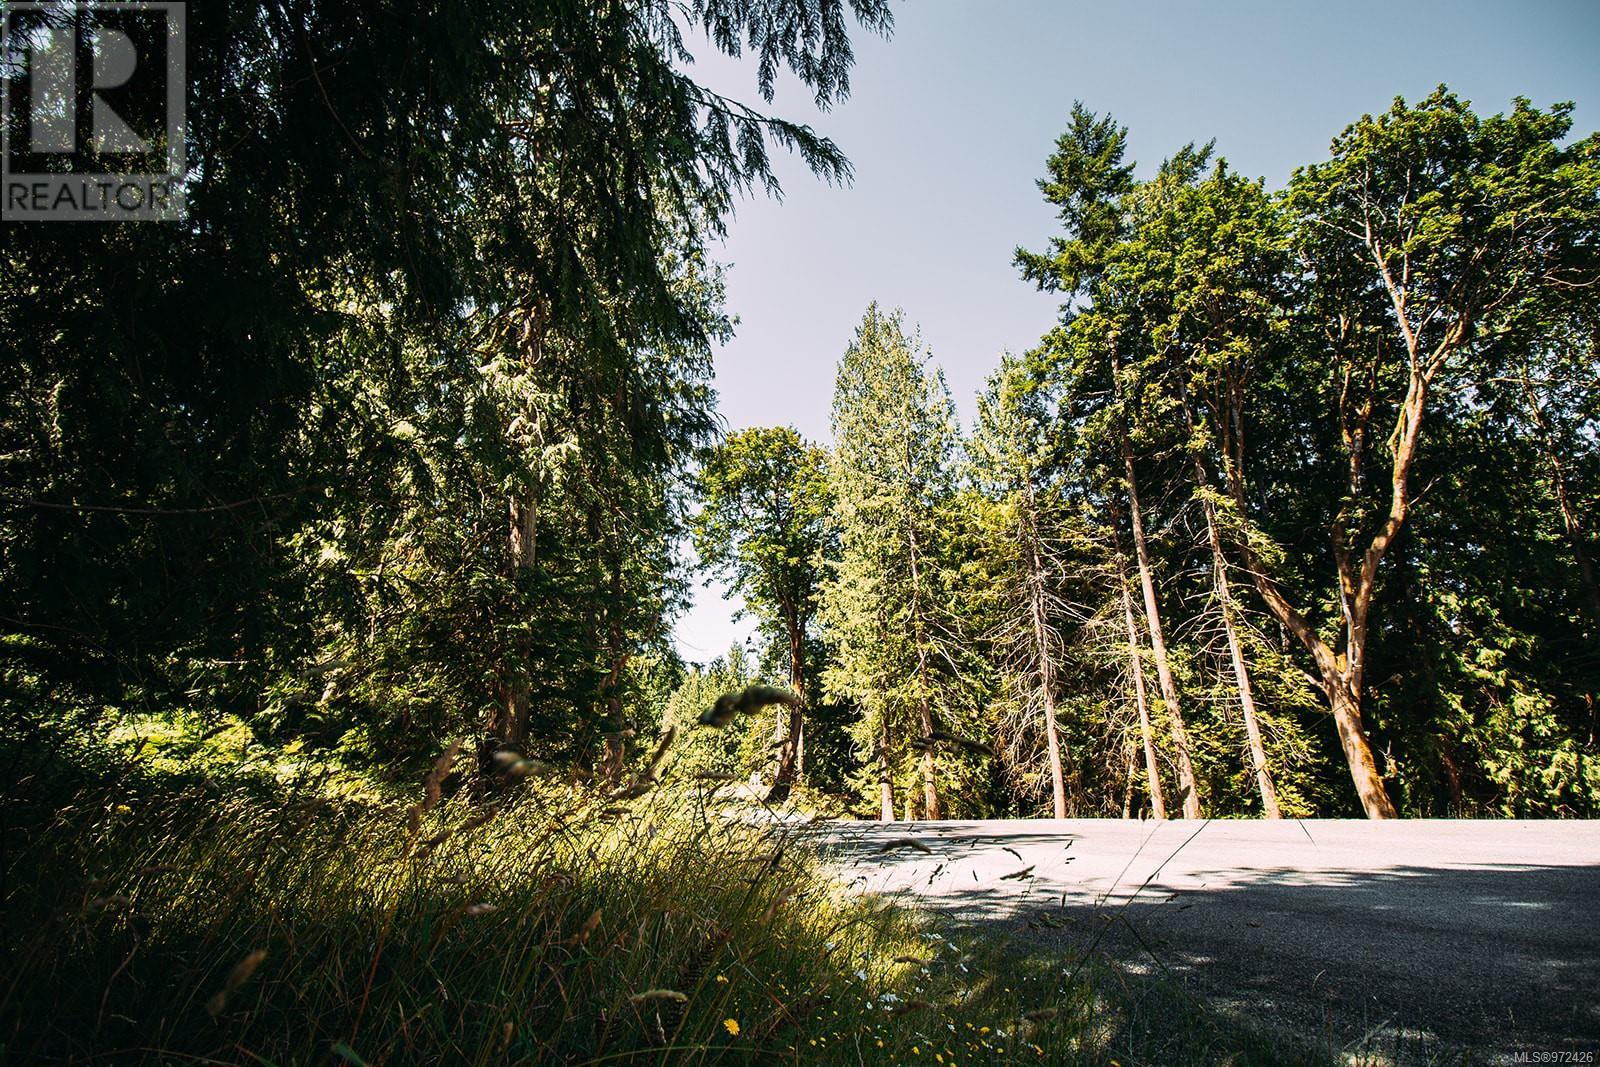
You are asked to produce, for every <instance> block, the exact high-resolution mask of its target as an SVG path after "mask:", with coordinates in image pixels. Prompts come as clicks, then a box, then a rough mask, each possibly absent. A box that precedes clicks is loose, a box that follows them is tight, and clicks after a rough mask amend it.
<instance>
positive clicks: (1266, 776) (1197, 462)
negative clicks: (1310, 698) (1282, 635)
mask: <svg viewBox="0 0 1600 1067" xmlns="http://www.w3.org/2000/svg"><path fill="white" fill-rule="evenodd" d="M1183 415H1184V419H1185V420H1186V421H1187V422H1188V424H1189V435H1190V436H1191V437H1193V436H1194V431H1195V420H1194V415H1193V413H1192V412H1191V411H1190V410H1189V404H1188V401H1187V400H1185V401H1184V405H1183ZM1194 480H1195V484H1196V485H1198V486H1199V487H1200V504H1201V507H1202V510H1204V512H1205V516H1206V537H1207V539H1208V540H1209V541H1210V542H1211V575H1212V579H1211V580H1212V582H1213V583H1214V585H1215V586H1216V591H1217V608H1218V610H1219V611H1220V612H1221V613H1222V628H1223V630H1224V631H1225V632H1226V633H1227V636H1228V658H1229V659H1230V660H1232V661H1233V680H1234V684H1235V686H1236V687H1237V689H1238V693H1239V709H1240V712H1241V713H1242V714H1243V715H1244V732H1245V738H1246V739H1247V741H1248V742H1249V752H1250V766H1251V769H1252V770H1253V771H1254V772H1255V777H1256V788H1257V789H1258V790H1260V792H1261V808H1262V811H1263V812H1265V813H1266V816H1267V818H1269V819H1280V818H1282V817H1283V813H1282V812H1281V811H1280V810H1279V809H1278V790H1277V789H1276V788H1275V787H1274V786H1273V784H1272V775H1271V774H1270V773H1268V771H1267V749H1266V746H1265V745H1263V744H1262V742H1261V723H1260V720H1259V718H1258V717H1257V715H1256V698H1255V694H1254V692H1253V691H1252V690H1251V687H1250V670H1249V668H1248V667H1247V666H1246V664H1245V659H1244V648H1243V647H1242V646H1241V645H1240V643H1239V629H1238V627H1237V625H1236V624H1235V622H1234V605H1233V591H1232V589H1231V588H1229V585H1228V559H1227V556H1226V555H1224V554H1223V551H1222V532H1221V531H1220V530H1218V529H1217V506H1216V503H1215V502H1214V501H1213V500H1212V498H1211V495H1210V490H1211V481H1210V478H1209V477H1208V476H1207V474H1206V465H1205V461H1204V460H1203V459H1201V458H1200V456H1199V454H1198V453H1196V455H1195V457H1194Z"/></svg>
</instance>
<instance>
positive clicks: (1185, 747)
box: [1122, 435, 1201, 819]
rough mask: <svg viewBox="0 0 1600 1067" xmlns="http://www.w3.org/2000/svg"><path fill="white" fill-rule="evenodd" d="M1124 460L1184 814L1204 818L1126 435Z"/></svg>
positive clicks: (1136, 550) (1135, 542)
mask: <svg viewBox="0 0 1600 1067" xmlns="http://www.w3.org/2000/svg"><path fill="white" fill-rule="evenodd" d="M1122 462H1123V466H1124V467H1125V468H1126V470H1127V476H1128V507H1129V519H1130V524H1131V525H1132V527H1133V547H1134V554H1135V556H1136V557H1137V559H1138V562H1139V584H1140V586H1141V587H1142V588H1143V590H1144V614H1145V623H1146V626H1147V628H1148V630H1149V632H1150V650H1151V651H1152V652H1153V653H1154V654H1155V660H1156V677H1157V679H1159V681H1160V682H1161V699H1162V701H1163V702H1164V703H1165V704H1166V707H1167V719H1168V723H1169V725H1170V727H1171V730H1172V748H1173V757H1174V759H1175V760H1176V761H1177V764H1178V792H1179V793H1180V794H1181V796H1182V800H1183V817H1184V818H1185V819H1198V818H1200V812H1201V809H1200V792H1199V785H1198V783H1197V782H1196V781H1195V776H1194V761H1193V760H1192V759H1191V758H1190V755H1189V733H1188V731H1187V730H1185V729H1184V725H1183V709H1182V708H1181V707H1180V705H1179V703H1178V686H1177V684H1176V683H1175V682H1174V681H1173V679H1172V668H1171V665H1170V664H1169V663H1168V660H1167V642H1166V638H1165V637H1164V636H1163V634H1162V630H1161V608H1160V606H1159V605H1158V604H1157V602H1156V585H1155V578H1154V576H1153V575H1152V574H1151V570H1150V550H1149V548H1148V546H1147V545H1146V544H1145V536H1144V512H1143V510H1142V509H1141V508H1140V506H1139V486H1138V481H1137V480H1136V479H1135V477H1134V471H1133V449H1132V448H1131V447H1129V445H1128V438H1127V436H1126V435H1124V436H1123V437H1122Z"/></svg>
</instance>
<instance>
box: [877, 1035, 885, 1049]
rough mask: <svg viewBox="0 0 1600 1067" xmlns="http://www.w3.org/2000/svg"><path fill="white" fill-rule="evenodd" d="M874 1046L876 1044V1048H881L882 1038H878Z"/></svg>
mask: <svg viewBox="0 0 1600 1067" xmlns="http://www.w3.org/2000/svg"><path fill="white" fill-rule="evenodd" d="M876 1044H877V1046H878V1047H879V1048H882V1047H883V1038H881V1037H880V1038H878V1040H877V1042H876Z"/></svg>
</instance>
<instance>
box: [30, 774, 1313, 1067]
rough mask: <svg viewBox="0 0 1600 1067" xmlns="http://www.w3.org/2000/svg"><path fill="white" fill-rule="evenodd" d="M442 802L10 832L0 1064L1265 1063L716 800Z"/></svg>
mask: <svg viewBox="0 0 1600 1067" xmlns="http://www.w3.org/2000/svg"><path fill="white" fill-rule="evenodd" d="M446 769H447V768H446ZM446 784H447V783H446V782H445V771H444V770H440V769H439V768H438V767H436V768H435V771H434V773H432V774H430V775H429V777H428V781H427V782H426V783H425V784H424V785H423V786H422V787H421V788H419V789H418V790H417V792H416V795H415V796H414V797H412V798H410V799H409V800H407V799H404V798H401V799H396V800H395V801H393V802H391V803H387V804H374V803H372V802H370V801H349V800H337V799H333V798H330V797H328V796H325V795H320V794H317V793H314V792H302V793H299V794H294V793H291V794H289V795H282V794H279V795H276V796H272V797H270V798H267V797H264V796H263V795H262V794H261V793H260V792H258V791H252V790H247V789H243V788H238V787H228V788H223V787H219V786H215V785H210V784H205V783H202V784H198V785H190V786H186V787H183V788H168V787H163V786H161V785H160V784H159V783H154V784H152V783H149V782H146V783H144V784H142V785H140V786H138V787H137V789H136V791H135V793H132V794H130V793H128V792H126V791H125V789H124V788H115V787H105V786H102V787H99V788H97V789H93V790H90V791H87V792H81V793H79V794H77V795H76V796H75V797H74V798H73V799H71V800H70V801H69V802H67V803H63V804H59V805H49V804H45V805H40V804H38V803H35V804H34V805H33V808H32V811H33V815H32V816H30V817H28V818H23V819H8V822H9V823H10V825H8V826H7V827H6V828H5V830H6V834H7V840H8V848H7V855H6V860H5V863H6V870H5V889H4V894H5V895H4V907H5V932H6V947H7V967H6V968H5V977H4V978H3V979H0V1059H4V1060H6V1061H7V1062H51V1063H66V1062H89V1061H95V1062H103V1061H113V1062H119V1063H128V1062H131V1063H190V1062H198V1063H218V1062H220V1063H253V1064H274V1065H288V1064H300V1063H329V1062H333V1063H339V1062H344V1063H351V1064H374V1065H376V1064H385V1063H426V1064H433V1063H507V1062H547V1061H548V1062H564V1063H625V1062H648V1063H656V1062H668V1061H670V1062H705V1061H709V1062H730V1063H774V1062H777V1063H781V1062H790V1063H852V1064H860V1063H886V1062H903V1063H930V1064H939V1065H944V1064H953V1063H963V1064H964V1063H974V1062H978V1063H981V1062H1025V1063H1041V1062H1089V1063H1099V1062H1111V1061H1116V1062H1119V1063H1125V1064H1133V1063H1140V1062H1162V1063H1170V1062H1193V1063H1211V1062H1239V1063H1243V1062H1260V1063H1273V1062H1283V1061H1284V1059H1285V1058H1286V1057H1285V1054H1284V1051H1283V1049H1282V1048H1275V1047H1273V1046H1271V1045H1266V1044H1261V1043H1260V1042H1259V1040H1258V1039H1255V1038H1250V1037H1248V1036H1247V1035H1246V1036H1240V1035H1238V1034H1236V1033H1233V1032H1232V1031H1231V1029H1230V1028H1229V1027H1227V1026H1226V1025H1222V1024H1220V1023H1218V1021H1217V1020H1214V1019H1211V1018H1209V1017H1208V1016H1206V1015H1205V1014H1204V1013H1203V1012H1199V1013H1198V1014H1197V1012H1196V1010H1195V1009H1194V1008H1193V1007H1192V1006H1189V1007H1184V1006H1181V1005H1180V1006H1179V1007H1177V1008H1174V1007H1173V1006H1172V1003H1171V1002H1168V1001H1166V1000H1164V999H1162V997H1161V995H1160V994H1154V995H1153V994H1152V993H1151V992H1150V990H1149V989H1140V990H1137V991H1133V992H1132V993H1130V991H1129V990H1128V989H1127V988H1126V987H1124V986H1123V985H1121V984H1119V982H1120V980H1110V981H1108V977H1107V975H1105V974H1104V973H1102V972H1100V971H1099V970H1097V969H1095V968H1092V967H1091V968H1084V969H1080V968H1078V967H1073V968H1071V971H1070V973H1071V974H1073V975H1075V977H1072V978H1068V977H1067V976H1066V975H1067V973H1068V971H1067V969H1066V968H1063V967H1061V966H1059V964H1060V961H1054V965H1043V964H1039V963H1037V961H1036V962H1033V963H1029V964H1027V965H1021V964H1019V963H1018V962H1017V961H1015V960H1012V959H1009V958H1001V957H995V956H989V955H986V954H985V953H984V952H983V951H979V950H977V949H975V948H974V947H973V946H970V945H962V944H961V943H959V942H958V941H955V940H951V939H950V938H949V937H947V936H944V935H941V934H940V933H939V932H938V931H936V930H933V929H930V928H928V927H927V926H926V925H925V924H923V923H921V922H920V921H918V920H917V919H916V917H915V916H912V915H910V914H908V913H906V912H904V911H901V910H899V909H896V908H894V907H891V906H889V905H886V904H881V903H873V902H870V901H863V900H860V899H855V898H849V897H845V896H842V895H841V892H840V890H838V889H837V888H836V887H835V885H834V884H833V883H832V882H830V881H829V880H828V879H827V878H825V877H823V876H822V874H821V872H820V871H819V868H818V867H817V864H816V861H815V860H814V858H813V857H811V856H810V855H809V854H808V853H807V852H806V851H805V850H804V849H803V848H802V847H800V846H799V845H797V844H796V843H795V842H793V841H792V840H790V839H788V838H787V837H786V835H785V834H784V832H783V831H781V830H774V829H760V828H756V827H752V826H750V825H747V824H746V823H745V822H744V821H743V820H741V819H738V818H730V817H728V814H729V813H728V811H726V810H723V808H722V806H721V804H720V802H719V801H718V799H717V794H716V791H715V789H712V790H710V791H703V790H685V791H674V790H670V789H656V790H654V791H651V792H649V793H647V794H646V795H644V796H641V797H638V798H635V799H632V800H629V801H619V800H618V799H617V798H616V797H607V796H605V795H602V794H601V793H598V792H596V791H594V790H591V789H587V788H582V787H575V786H563V785H551V784H541V783H537V782H527V783H524V784H523V786H521V787H519V788H518V789H517V790H516V791H515V792H514V793H513V794H511V795H503V796H500V797H498V798H495V799H494V800H492V801H487V802H477V803H473V802H469V801H468V799H466V797H465V796H464V795H461V794H458V795H457V796H455V797H447V796H446V795H445V793H446V789H445V788H442V787H443V786H445V785H446ZM1152 996H1154V1000H1152ZM1174 1049H1176V1050H1177V1052H1176V1053H1174V1052H1173V1050H1174ZM1296 1058H1298V1057H1296Z"/></svg>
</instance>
